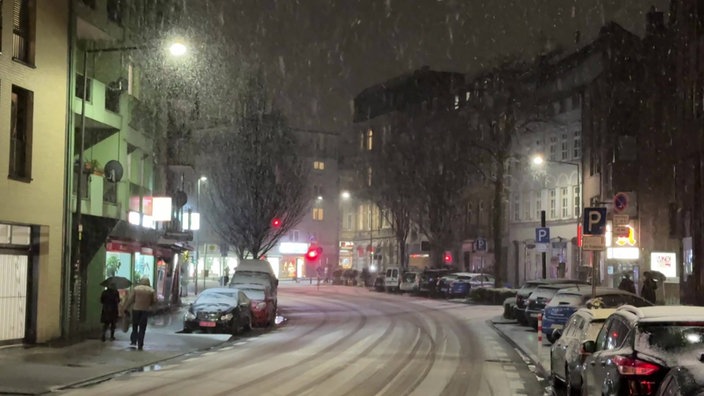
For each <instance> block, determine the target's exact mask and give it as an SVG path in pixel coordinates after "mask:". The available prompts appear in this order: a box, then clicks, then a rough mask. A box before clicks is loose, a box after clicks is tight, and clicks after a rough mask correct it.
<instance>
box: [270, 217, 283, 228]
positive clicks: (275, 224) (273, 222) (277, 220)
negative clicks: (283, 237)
mask: <svg viewBox="0 0 704 396" xmlns="http://www.w3.org/2000/svg"><path fill="white" fill-rule="evenodd" d="M271 226H272V227H274V228H279V227H281V219H280V218H278V217H274V218H273V219H272V220H271Z"/></svg>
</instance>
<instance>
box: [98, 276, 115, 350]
mask: <svg viewBox="0 0 704 396" xmlns="http://www.w3.org/2000/svg"><path fill="white" fill-rule="evenodd" d="M100 303H101V304H102V305H103V309H102V311H101V312H100V321H101V322H102V323H103V334H102V336H101V340H103V342H105V333H106V332H107V331H108V328H109V329H110V341H115V325H116V323H117V317H118V316H119V306H120V293H119V292H118V291H117V287H116V286H115V283H112V282H111V283H109V284H108V287H107V289H105V290H103V292H102V293H101V294H100Z"/></svg>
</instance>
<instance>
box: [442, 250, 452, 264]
mask: <svg viewBox="0 0 704 396" xmlns="http://www.w3.org/2000/svg"><path fill="white" fill-rule="evenodd" d="M442 261H444V262H445V264H452V253H450V252H445V255H444V256H443V257H442Z"/></svg>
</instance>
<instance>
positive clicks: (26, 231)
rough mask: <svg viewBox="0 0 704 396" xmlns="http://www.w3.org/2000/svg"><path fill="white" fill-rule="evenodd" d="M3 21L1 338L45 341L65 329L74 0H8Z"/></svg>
mask: <svg viewBox="0 0 704 396" xmlns="http://www.w3.org/2000/svg"><path fill="white" fill-rule="evenodd" d="M40 3H41V6H39V5H40ZM0 22H1V23H0V114H1V115H0V152H2V153H3V154H2V155H0V158H2V159H3V160H2V161H0V173H1V174H3V175H6V176H5V177H3V178H2V179H0V202H2V205H0V312H2V313H3V321H2V324H0V344H2V343H13V342H18V341H22V342H26V343H34V342H45V341H48V340H51V339H54V338H58V337H60V336H61V334H62V333H61V315H62V307H61V304H60V302H61V299H62V298H61V297H62V295H61V293H62V290H63V289H62V280H63V279H64V276H65V274H64V273H63V269H64V267H63V265H62V262H63V260H62V251H63V249H64V239H63V238H64V237H63V235H64V231H65V229H64V213H65V211H64V205H65V194H64V186H65V182H66V173H65V165H64V164H65V163H66V157H65V152H66V147H67V141H66V109H67V106H68V104H67V97H68V95H67V89H68V82H67V75H68V68H69V0H56V1H50V2H46V1H42V2H39V1H36V0H6V1H3V2H0Z"/></svg>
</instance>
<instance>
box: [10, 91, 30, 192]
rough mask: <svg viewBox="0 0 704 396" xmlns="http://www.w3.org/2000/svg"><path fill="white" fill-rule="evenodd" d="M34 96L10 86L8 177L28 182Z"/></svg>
mask: <svg viewBox="0 0 704 396" xmlns="http://www.w3.org/2000/svg"><path fill="white" fill-rule="evenodd" d="M33 96H34V94H33V93H32V92H31V91H28V90H26V89H23V88H20V87H18V86H15V85H13V86H12V104H11V114H10V170H9V177H10V178H12V179H20V180H25V181H29V179H30V178H31V177H32V112H33V106H34V100H33Z"/></svg>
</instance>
